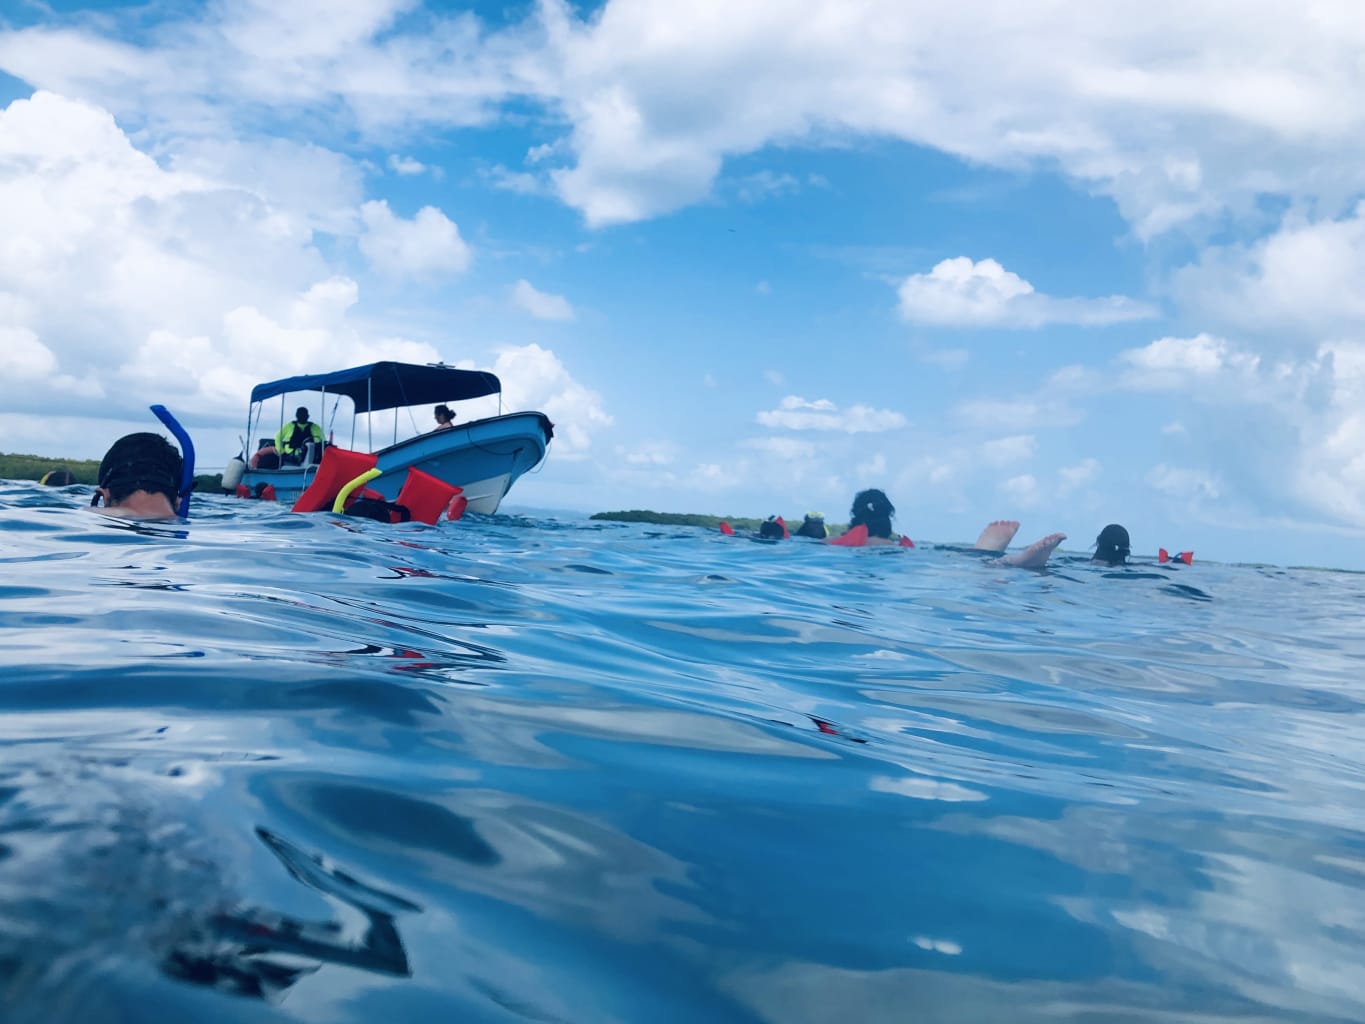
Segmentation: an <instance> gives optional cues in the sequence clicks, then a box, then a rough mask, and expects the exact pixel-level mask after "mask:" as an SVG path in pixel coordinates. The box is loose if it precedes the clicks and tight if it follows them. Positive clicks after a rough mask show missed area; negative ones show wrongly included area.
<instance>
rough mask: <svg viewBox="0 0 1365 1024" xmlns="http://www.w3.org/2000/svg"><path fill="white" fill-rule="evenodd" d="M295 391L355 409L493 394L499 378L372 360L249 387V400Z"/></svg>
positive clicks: (481, 372)
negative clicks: (341, 399)
mask: <svg viewBox="0 0 1365 1024" xmlns="http://www.w3.org/2000/svg"><path fill="white" fill-rule="evenodd" d="M294 391H326V392H327V394H329V395H345V396H346V397H347V398H349V399H350V400H351V401H353V402H354V403H355V411H356V412H357V413H361V412H374V411H376V410H379V409H400V408H402V407H403V406H406V405H426V404H428V403H429V402H458V401H460V400H461V399H465V398H482V397H483V396H484V395H496V394H499V393H500V392H501V391H502V382H501V381H499V380H498V378H497V377H496V376H495V375H494V374H491V373H489V372H488V371H486V370H457V369H455V368H454V367H453V366H443V365H440V364H436V365H430V364H428V365H426V366H420V365H417V364H415V363H370V364H368V365H367V366H353V367H351V369H349V370H337V371H336V372H335V373H311V374H305V375H304V376H301V377H286V378H284V380H272V381H270V383H268V384H257V385H256V386H255V387H254V388H252V389H251V401H252V402H253V403H254V402H263V401H265V400H266V399H267V398H274V397H275V396H276V395H285V394H289V393H290V392H294Z"/></svg>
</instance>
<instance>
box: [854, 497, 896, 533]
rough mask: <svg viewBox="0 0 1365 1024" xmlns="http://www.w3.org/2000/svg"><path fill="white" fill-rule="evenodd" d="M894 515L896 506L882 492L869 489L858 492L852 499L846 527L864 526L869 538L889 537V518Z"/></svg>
mask: <svg viewBox="0 0 1365 1024" xmlns="http://www.w3.org/2000/svg"><path fill="white" fill-rule="evenodd" d="M895 514H896V506H895V505H893V504H891V499H890V498H888V497H887V496H886V494H885V493H884V492H882V491H879V490H877V488H875V487H871V488H869V489H867V490H865V491H859V492H858V493H857V494H856V495H854V497H853V507H852V508H850V509H849V510H848V525H849V528H850V529H852V528H853V527H855V526H866V527H867V535H868V536H869V537H890V536H891V517H892V516H894V515H895Z"/></svg>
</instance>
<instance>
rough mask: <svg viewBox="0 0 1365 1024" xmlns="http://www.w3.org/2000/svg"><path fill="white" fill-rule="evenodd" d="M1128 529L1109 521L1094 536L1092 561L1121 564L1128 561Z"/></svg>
mask: <svg viewBox="0 0 1365 1024" xmlns="http://www.w3.org/2000/svg"><path fill="white" fill-rule="evenodd" d="M1129 550H1130V548H1129V543H1128V531H1127V530H1125V529H1124V528H1123V527H1122V526H1120V525H1119V524H1118V523H1110V524H1109V525H1108V526H1106V527H1105V528H1104V529H1103V530H1101V531H1100V535H1099V536H1098V537H1096V538H1095V555H1094V559H1093V560H1094V561H1096V562H1108V563H1109V564H1110V565H1122V564H1123V563H1124V562H1126V561H1128V552H1129Z"/></svg>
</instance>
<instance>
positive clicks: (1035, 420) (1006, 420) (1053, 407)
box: [953, 396, 1085, 433]
mask: <svg viewBox="0 0 1365 1024" xmlns="http://www.w3.org/2000/svg"><path fill="white" fill-rule="evenodd" d="M953 413H954V416H955V418H956V419H958V420H959V421H961V422H962V423H964V424H967V425H969V426H972V427H976V428H979V429H983V430H1010V431H1014V432H1016V433H1027V432H1029V431H1032V430H1039V429H1042V428H1045V427H1074V426H1075V425H1076V424H1078V423H1080V422H1081V421H1082V420H1084V419H1085V413H1084V412H1082V411H1081V410H1080V409H1077V408H1076V407H1075V406H1074V405H1071V404H1069V403H1067V402H1065V401H1062V400H1061V399H1053V398H1034V397H1031V396H1029V397H1025V398H1013V399H991V398H971V399H967V400H965V401H962V402H959V403H958V404H957V406H956V407H955V408H954V410H953Z"/></svg>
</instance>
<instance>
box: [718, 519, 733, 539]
mask: <svg viewBox="0 0 1365 1024" xmlns="http://www.w3.org/2000/svg"><path fill="white" fill-rule="evenodd" d="M720 532H721V533H723V534H725V536H727V537H733V536H734V535H735V528H734V527H733V526H731V525H730V524H729V523H727V522H725V520H723V519H722V520H721V523H720Z"/></svg>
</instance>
